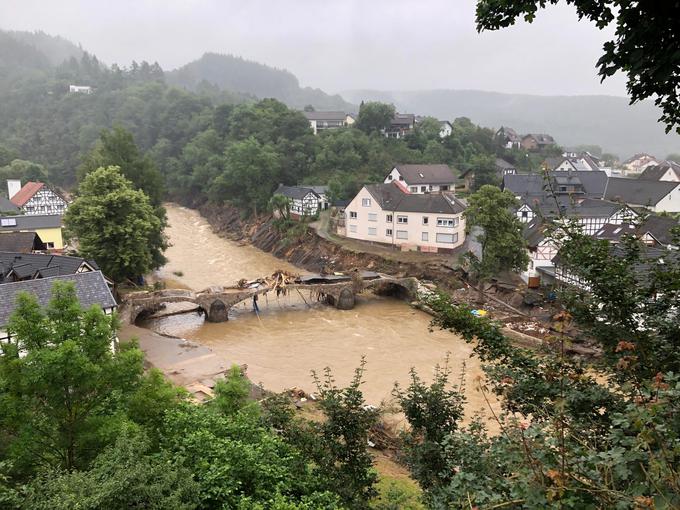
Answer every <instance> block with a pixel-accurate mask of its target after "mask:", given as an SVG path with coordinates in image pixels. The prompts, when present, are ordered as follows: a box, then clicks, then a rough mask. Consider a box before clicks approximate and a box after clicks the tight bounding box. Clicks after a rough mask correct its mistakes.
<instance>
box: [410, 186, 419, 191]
mask: <svg viewBox="0 0 680 510" xmlns="http://www.w3.org/2000/svg"><path fill="white" fill-rule="evenodd" d="M408 190H409V191H410V192H411V193H418V186H409V187H408Z"/></svg>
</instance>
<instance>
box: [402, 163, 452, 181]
mask: <svg viewBox="0 0 680 510" xmlns="http://www.w3.org/2000/svg"><path fill="white" fill-rule="evenodd" d="M395 168H396V169H397V170H398V171H399V173H400V174H401V176H402V177H403V178H404V181H406V182H407V183H409V184H452V183H454V182H455V181H456V177H455V176H454V175H453V171H452V170H451V168H449V165H396V167H395Z"/></svg>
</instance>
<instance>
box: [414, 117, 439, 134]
mask: <svg viewBox="0 0 680 510" xmlns="http://www.w3.org/2000/svg"><path fill="white" fill-rule="evenodd" d="M441 130H442V126H441V122H439V120H437V119H435V118H434V117H425V118H424V119H423V120H421V121H420V122H419V123H418V124H416V131H419V132H421V133H422V134H423V135H425V137H426V138H427V139H429V140H439V139H440V136H439V134H440V133H441Z"/></svg>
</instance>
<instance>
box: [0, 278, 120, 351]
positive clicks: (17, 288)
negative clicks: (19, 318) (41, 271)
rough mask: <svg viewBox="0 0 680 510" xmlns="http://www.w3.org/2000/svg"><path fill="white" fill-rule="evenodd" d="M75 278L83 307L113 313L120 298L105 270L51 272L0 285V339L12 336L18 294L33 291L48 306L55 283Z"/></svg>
mask: <svg viewBox="0 0 680 510" xmlns="http://www.w3.org/2000/svg"><path fill="white" fill-rule="evenodd" d="M63 281H66V282H72V283H73V285H74V286H75V291H76V296H77V297H78V300H79V301H80V305H81V306H82V307H83V308H90V307H92V306H98V307H100V308H101V309H102V310H103V311H104V313H105V314H106V315H111V314H112V313H113V312H114V311H115V310H116V308H117V306H118V305H117V303H116V300H115V299H114V297H113V295H112V294H111V289H110V288H109V285H108V283H107V281H106V279H105V278H104V275H102V273H101V271H91V272H85V273H73V274H69V275H61V276H48V277H45V278H40V279H37V280H27V281H19V282H14V283H5V284H2V285H0V342H8V341H9V340H10V339H11V338H10V335H9V333H8V332H7V324H8V322H9V318H10V317H11V316H12V314H13V313H14V311H15V309H16V306H17V297H18V296H19V295H20V294H22V293H25V292H27V293H29V294H31V295H32V296H34V297H35V298H36V299H37V300H38V304H39V305H40V306H42V307H45V306H47V305H48V304H49V302H50V300H51V299H52V286H53V285H54V283H55V282H63Z"/></svg>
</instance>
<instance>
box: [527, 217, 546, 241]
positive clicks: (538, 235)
mask: <svg viewBox="0 0 680 510" xmlns="http://www.w3.org/2000/svg"><path fill="white" fill-rule="evenodd" d="M545 228H546V224H545V221H544V220H543V219H542V218H534V219H533V220H532V221H531V222H530V223H527V224H526V226H525V227H524V231H523V232H522V235H523V236H524V239H525V240H526V242H527V246H528V247H530V248H534V247H536V246H538V244H539V243H540V242H541V241H542V240H543V239H544V238H545Z"/></svg>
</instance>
